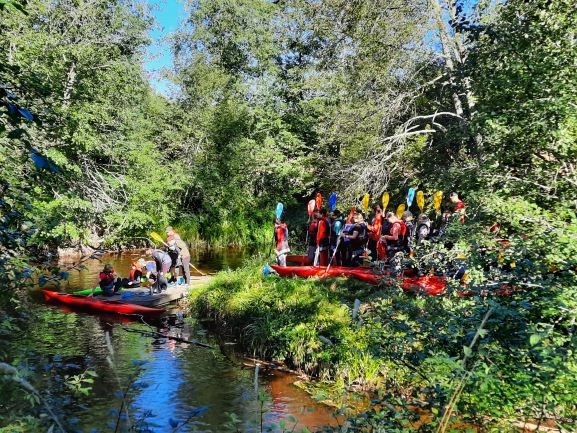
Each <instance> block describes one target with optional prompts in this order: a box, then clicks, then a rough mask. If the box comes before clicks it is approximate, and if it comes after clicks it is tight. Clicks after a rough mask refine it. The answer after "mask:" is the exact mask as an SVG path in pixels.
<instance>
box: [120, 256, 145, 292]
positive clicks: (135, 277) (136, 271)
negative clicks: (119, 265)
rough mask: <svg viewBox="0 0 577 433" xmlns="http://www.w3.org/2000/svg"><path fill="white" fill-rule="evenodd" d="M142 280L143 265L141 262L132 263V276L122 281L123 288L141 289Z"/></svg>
mask: <svg viewBox="0 0 577 433" xmlns="http://www.w3.org/2000/svg"><path fill="white" fill-rule="evenodd" d="M141 278H142V265H141V262H140V261H137V262H132V263H131V265H130V274H129V275H128V278H124V279H123V280H122V286H123V287H126V288H134V287H140V279H141Z"/></svg>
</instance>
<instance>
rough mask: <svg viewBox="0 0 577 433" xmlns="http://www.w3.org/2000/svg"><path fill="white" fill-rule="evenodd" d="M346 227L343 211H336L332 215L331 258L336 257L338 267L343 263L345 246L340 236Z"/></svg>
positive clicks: (335, 261)
mask: <svg viewBox="0 0 577 433" xmlns="http://www.w3.org/2000/svg"><path fill="white" fill-rule="evenodd" d="M344 225H345V220H344V219H343V217H342V214H341V211H340V210H338V209H335V210H334V211H333V212H332V214H331V239H330V243H331V248H330V256H331V257H332V256H333V255H334V257H335V259H334V263H335V264H336V265H340V264H341V263H342V252H343V251H344V246H343V244H342V241H341V242H339V234H340V232H341V231H342V230H343V228H344ZM337 232H339V234H337ZM335 251H336V253H335Z"/></svg>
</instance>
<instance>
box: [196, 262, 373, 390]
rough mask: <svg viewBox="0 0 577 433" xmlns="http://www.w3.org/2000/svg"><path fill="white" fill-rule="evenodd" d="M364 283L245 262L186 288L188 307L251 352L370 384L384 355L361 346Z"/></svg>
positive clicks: (314, 373)
mask: <svg viewBox="0 0 577 433" xmlns="http://www.w3.org/2000/svg"><path fill="white" fill-rule="evenodd" d="M368 289H369V287H368V286H365V285H363V284H360V283H357V282H355V281H350V280H346V279H331V280H321V279H317V278H310V279H300V278H294V279H290V278H280V277H278V276H272V275H271V276H266V277H265V276H263V275H262V264H259V263H257V262H253V263H250V264H248V265H246V266H245V267H243V268H241V269H237V270H235V271H226V272H221V273H219V274H218V275H217V276H216V277H215V278H214V279H213V280H212V281H211V283H210V284H209V285H207V286H206V287H204V288H203V289H201V290H199V291H196V292H194V293H193V294H192V295H191V299H190V300H191V303H190V305H191V308H192V310H193V312H194V313H195V314H196V315H198V316H199V317H203V318H210V319H211V320H213V321H214V323H215V325H216V326H217V327H218V328H219V330H220V331H221V332H225V333H227V334H229V335H232V336H234V337H236V338H238V339H239V340H240V343H241V344H242V347H243V349H244V350H245V351H246V352H247V353H249V354H251V355H252V356H255V357H259V358H263V359H269V360H274V361H281V362H283V363H285V364H287V365H289V366H290V367H292V368H297V369H299V370H301V371H303V372H304V373H306V374H309V375H312V376H315V377H318V378H322V379H327V380H331V379H332V380H334V379H336V378H338V377H344V378H345V381H346V384H347V385H350V384H352V383H353V382H354V383H358V384H363V385H375V384H376V378H377V376H379V373H380V367H381V365H382V363H381V361H380V360H378V359H375V358H374V357H373V356H372V355H371V354H370V353H368V352H367V351H366V350H365V349H366V348H367V347H368V341H367V335H366V333H365V332H364V331H363V330H362V329H357V327H356V324H355V323H354V321H353V319H352V317H351V310H352V306H353V303H354V299H355V297H357V296H360V294H363V293H365V292H366V291H367V290H368Z"/></svg>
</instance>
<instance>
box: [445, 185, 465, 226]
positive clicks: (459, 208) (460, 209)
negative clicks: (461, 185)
mask: <svg viewBox="0 0 577 433" xmlns="http://www.w3.org/2000/svg"><path fill="white" fill-rule="evenodd" d="M449 201H450V202H451V203H452V204H453V213H452V214H453V215H456V216H458V218H459V221H460V222H461V224H465V203H464V202H463V200H461V199H460V198H459V194H457V193H456V192H452V193H451V195H449Z"/></svg>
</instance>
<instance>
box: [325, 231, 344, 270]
mask: <svg viewBox="0 0 577 433" xmlns="http://www.w3.org/2000/svg"><path fill="white" fill-rule="evenodd" d="M341 239H342V235H339V237H338V238H337V245H336V246H335V250H334V251H333V255H332V256H331V259H330V260H329V264H328V265H327V268H326V269H325V274H326V273H327V272H328V271H329V269H330V267H331V264H332V263H333V260H334V258H335V256H336V255H337V251H338V249H339V245H340V243H341Z"/></svg>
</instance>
